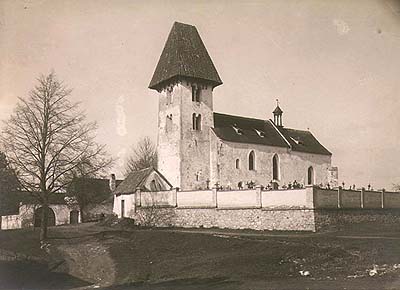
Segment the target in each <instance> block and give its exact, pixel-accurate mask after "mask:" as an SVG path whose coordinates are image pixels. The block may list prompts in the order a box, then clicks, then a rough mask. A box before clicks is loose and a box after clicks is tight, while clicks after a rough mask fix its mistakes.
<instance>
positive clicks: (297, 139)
mask: <svg viewBox="0 0 400 290" xmlns="http://www.w3.org/2000/svg"><path fill="white" fill-rule="evenodd" d="M290 139H292V141H293V142H294V143H296V144H297V145H299V144H300V145H302V144H303V142H301V140H300V138H294V137H290Z"/></svg>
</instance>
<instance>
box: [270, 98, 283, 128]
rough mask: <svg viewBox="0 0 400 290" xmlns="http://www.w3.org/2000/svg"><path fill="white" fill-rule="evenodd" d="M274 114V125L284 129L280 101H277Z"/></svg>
mask: <svg viewBox="0 0 400 290" xmlns="http://www.w3.org/2000/svg"><path fill="white" fill-rule="evenodd" d="M272 113H273V114H274V124H275V125H276V126H278V127H283V125H282V114H283V111H282V109H281V108H280V107H279V100H278V99H276V108H275V110H274V111H273V112H272Z"/></svg>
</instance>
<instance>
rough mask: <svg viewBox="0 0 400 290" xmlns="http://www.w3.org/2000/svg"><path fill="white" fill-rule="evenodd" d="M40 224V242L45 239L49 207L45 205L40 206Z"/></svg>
mask: <svg viewBox="0 0 400 290" xmlns="http://www.w3.org/2000/svg"><path fill="white" fill-rule="evenodd" d="M42 209H43V210H42V222H41V225H40V241H45V240H46V239H47V226H48V225H47V222H48V220H49V207H48V205H47V204H44V205H43V206H42Z"/></svg>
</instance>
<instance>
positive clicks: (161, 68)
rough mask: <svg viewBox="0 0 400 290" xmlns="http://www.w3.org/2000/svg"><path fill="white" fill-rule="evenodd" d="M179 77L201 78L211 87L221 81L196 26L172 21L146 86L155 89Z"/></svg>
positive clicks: (219, 83)
mask: <svg viewBox="0 0 400 290" xmlns="http://www.w3.org/2000/svg"><path fill="white" fill-rule="evenodd" d="M179 78H187V79H200V80H202V81H204V82H208V83H211V85H212V86H213V87H216V86H219V85H221V84H222V81H221V79H220V77H219V75H218V72H217V70H216V69H215V66H214V64H213V62H212V60H211V58H210V56H209V54H208V52H207V49H206V47H205V46H204V43H203V41H202V40H201V38H200V35H199V33H198V32H197V29H196V27H195V26H192V25H188V24H184V23H179V22H175V23H174V25H173V26H172V29H171V32H170V33H169V36H168V39H167V42H166V43H165V46H164V49H163V51H162V53H161V56H160V59H159V61H158V64H157V67H156V69H155V71H154V74H153V77H152V79H151V81H150V84H149V88H150V89H154V90H158V89H160V88H161V87H162V86H163V85H164V84H165V83H167V82H169V81H173V80H176V79H179Z"/></svg>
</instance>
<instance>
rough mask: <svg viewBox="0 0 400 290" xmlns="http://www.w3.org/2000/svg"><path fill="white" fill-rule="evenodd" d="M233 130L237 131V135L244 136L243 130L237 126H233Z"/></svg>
mask: <svg viewBox="0 0 400 290" xmlns="http://www.w3.org/2000/svg"><path fill="white" fill-rule="evenodd" d="M232 128H233V130H235V132H236V134H238V135H243V131H242V129H240V128H239V127H238V126H237V125H236V124H233V125H232Z"/></svg>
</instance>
